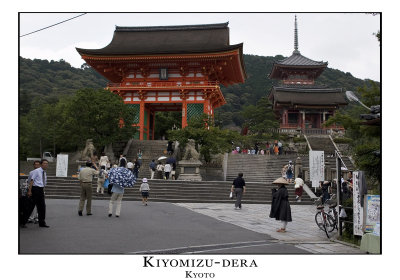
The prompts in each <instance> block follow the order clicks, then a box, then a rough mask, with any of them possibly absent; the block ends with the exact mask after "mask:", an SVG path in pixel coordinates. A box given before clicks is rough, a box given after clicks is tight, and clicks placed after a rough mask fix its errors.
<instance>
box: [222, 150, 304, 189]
mask: <svg viewBox="0 0 400 280" xmlns="http://www.w3.org/2000/svg"><path fill="white" fill-rule="evenodd" d="M296 157H297V156H295V155H278V156H276V155H248V154H229V155H228V172H227V176H226V180H227V181H233V180H234V179H235V178H236V177H237V176H238V173H239V172H242V173H243V177H244V178H245V181H246V182H247V181H248V182H263V183H264V184H271V183H272V182H273V181H274V180H275V179H277V178H279V177H282V173H281V170H282V167H283V166H284V165H286V164H288V162H289V160H291V161H293V163H295V161H296Z"/></svg>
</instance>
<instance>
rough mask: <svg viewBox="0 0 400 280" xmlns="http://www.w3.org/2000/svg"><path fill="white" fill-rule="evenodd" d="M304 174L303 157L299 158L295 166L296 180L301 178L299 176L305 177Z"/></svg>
mask: <svg viewBox="0 0 400 280" xmlns="http://www.w3.org/2000/svg"><path fill="white" fill-rule="evenodd" d="M302 172H303V164H302V161H301V157H297V158H296V162H295V166H294V178H295V179H296V178H297V177H298V176H299V174H301V175H302V176H303V174H302ZM303 180H304V178H303Z"/></svg>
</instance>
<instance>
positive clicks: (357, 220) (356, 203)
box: [353, 171, 364, 236]
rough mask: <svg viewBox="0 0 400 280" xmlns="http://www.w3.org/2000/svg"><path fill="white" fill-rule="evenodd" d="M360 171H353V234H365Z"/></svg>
mask: <svg viewBox="0 0 400 280" xmlns="http://www.w3.org/2000/svg"><path fill="white" fill-rule="evenodd" d="M359 173H360V172H358V171H354V172H353V234H354V235H359V236H363V234H364V232H363V207H362V206H361V180H360V177H359Z"/></svg>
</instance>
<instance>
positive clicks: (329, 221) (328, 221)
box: [326, 213, 336, 232]
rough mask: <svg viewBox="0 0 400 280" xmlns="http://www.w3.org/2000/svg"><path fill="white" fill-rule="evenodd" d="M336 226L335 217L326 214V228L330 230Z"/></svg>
mask: <svg viewBox="0 0 400 280" xmlns="http://www.w3.org/2000/svg"><path fill="white" fill-rule="evenodd" d="M335 228H336V221H335V219H334V218H333V217H332V216H331V215H330V214H328V213H327V214H326V230H327V231H328V232H332V231H333V230H334V229H335Z"/></svg>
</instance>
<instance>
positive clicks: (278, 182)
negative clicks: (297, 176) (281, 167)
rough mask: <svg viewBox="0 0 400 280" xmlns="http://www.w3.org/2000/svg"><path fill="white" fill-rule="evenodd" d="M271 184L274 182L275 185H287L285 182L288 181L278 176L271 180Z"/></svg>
mask: <svg viewBox="0 0 400 280" xmlns="http://www.w3.org/2000/svg"><path fill="white" fill-rule="evenodd" d="M272 184H276V185H287V184H289V183H288V181H286V180H285V178H283V177H280V178H278V179H276V180H275V181H273V182H272Z"/></svg>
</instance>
